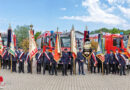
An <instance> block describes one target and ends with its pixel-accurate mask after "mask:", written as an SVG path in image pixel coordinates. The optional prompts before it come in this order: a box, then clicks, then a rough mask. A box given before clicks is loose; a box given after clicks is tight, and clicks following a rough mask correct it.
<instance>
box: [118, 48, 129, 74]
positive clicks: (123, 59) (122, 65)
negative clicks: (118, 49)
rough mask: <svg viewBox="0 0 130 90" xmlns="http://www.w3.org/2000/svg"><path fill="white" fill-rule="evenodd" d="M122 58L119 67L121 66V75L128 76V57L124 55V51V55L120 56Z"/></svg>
mask: <svg viewBox="0 0 130 90" xmlns="http://www.w3.org/2000/svg"><path fill="white" fill-rule="evenodd" d="M120 56H121V58H120V59H119V66H120V75H122V74H123V75H126V74H125V67H126V59H127V56H126V55H125V54H124V50H122V53H121V54H120Z"/></svg>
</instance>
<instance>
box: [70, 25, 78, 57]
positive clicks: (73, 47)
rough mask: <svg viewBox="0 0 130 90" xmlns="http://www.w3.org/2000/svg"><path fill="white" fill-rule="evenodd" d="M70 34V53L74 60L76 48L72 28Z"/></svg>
mask: <svg viewBox="0 0 130 90" xmlns="http://www.w3.org/2000/svg"><path fill="white" fill-rule="evenodd" d="M70 34H71V52H72V55H73V58H74V59H75V58H76V57H77V46H76V38H75V31H74V27H72V30H71V33H70Z"/></svg>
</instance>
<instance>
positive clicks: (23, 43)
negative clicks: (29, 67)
mask: <svg viewBox="0 0 130 90" xmlns="http://www.w3.org/2000/svg"><path fill="white" fill-rule="evenodd" d="M20 45H21V47H22V48H23V49H24V50H25V52H27V50H28V48H29V38H26V39H23V41H22V42H21V43H20Z"/></svg>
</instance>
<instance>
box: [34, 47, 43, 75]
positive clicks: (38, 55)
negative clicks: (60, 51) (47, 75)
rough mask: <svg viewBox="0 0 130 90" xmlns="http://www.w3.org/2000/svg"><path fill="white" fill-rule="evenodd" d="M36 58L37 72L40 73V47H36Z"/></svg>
mask: <svg viewBox="0 0 130 90" xmlns="http://www.w3.org/2000/svg"><path fill="white" fill-rule="evenodd" d="M35 58H36V60H37V74H39V73H41V64H42V53H41V49H38V53H37V54H36V56H35Z"/></svg>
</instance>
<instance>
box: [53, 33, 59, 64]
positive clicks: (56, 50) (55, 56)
mask: <svg viewBox="0 0 130 90" xmlns="http://www.w3.org/2000/svg"><path fill="white" fill-rule="evenodd" d="M60 58H61V43H60V35H59V34H58V31H57V35H56V44H55V50H54V60H55V61H56V62H58V61H59V60H60Z"/></svg>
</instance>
